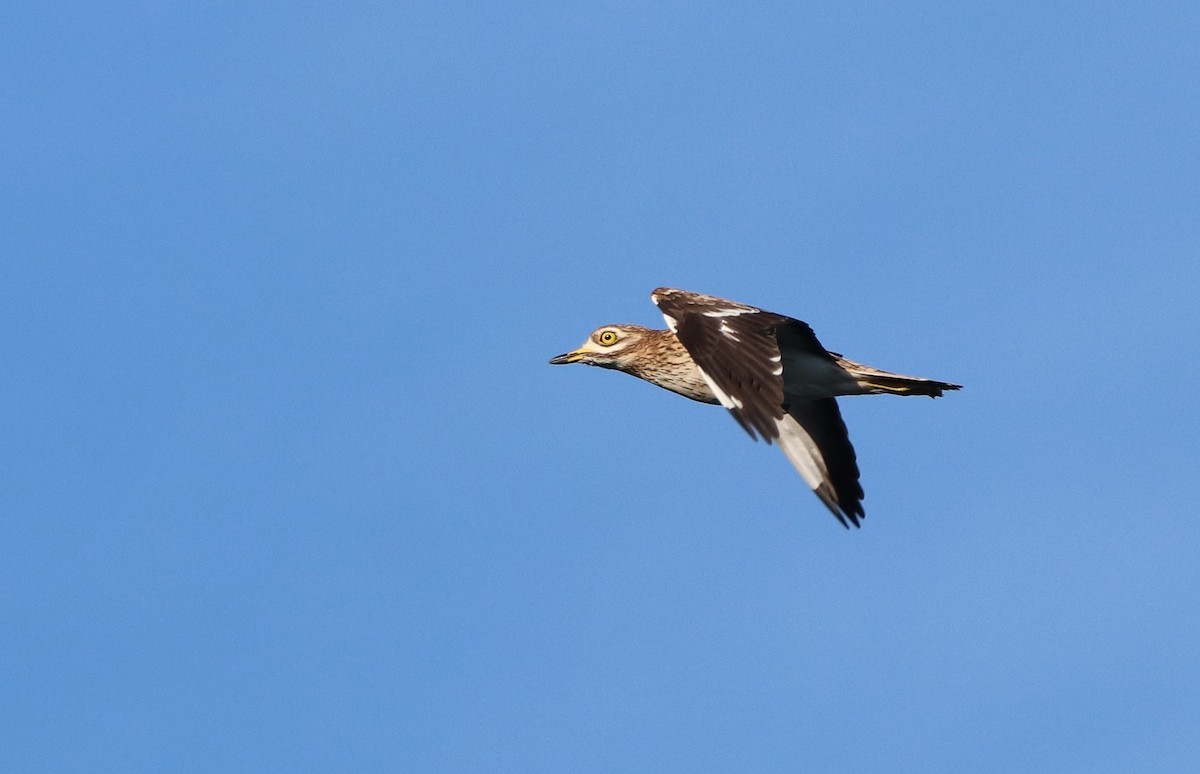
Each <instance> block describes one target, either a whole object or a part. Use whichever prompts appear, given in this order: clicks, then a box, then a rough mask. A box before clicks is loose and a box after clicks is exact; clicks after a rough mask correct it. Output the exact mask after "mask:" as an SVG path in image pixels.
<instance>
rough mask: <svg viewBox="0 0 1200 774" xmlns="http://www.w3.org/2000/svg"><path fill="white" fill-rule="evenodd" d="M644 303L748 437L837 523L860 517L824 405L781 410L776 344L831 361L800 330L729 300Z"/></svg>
mask: <svg viewBox="0 0 1200 774" xmlns="http://www.w3.org/2000/svg"><path fill="white" fill-rule="evenodd" d="M650 298H651V299H652V300H653V301H654V303H655V304H657V305H658V308H659V309H660V310H661V311H662V313H663V317H664V318H666V321H667V325H668V327H670V329H671V330H672V331H673V332H674V333H675V335H676V336H677V337H678V338H679V341H680V343H681V344H683V346H684V348H685V349H687V351H688V354H689V355H691V357H692V360H693V361H695V363H696V366H697V367H698V368H699V369H700V375H701V376H702V377H703V378H704V381H705V382H707V383H708V386H709V387H710V388H712V391H713V394H715V395H716V396H717V400H719V401H720V402H721V405H723V406H724V407H725V408H727V409H729V411H730V413H732V414H733V418H734V419H736V420H737V422H738V424H739V425H741V426H742V428H743V429H745V431H746V432H747V433H749V434H750V437H751V438H762V439H763V440H764V441H766V442H767V443H773V442H776V441H777V442H778V443H779V447H780V449H781V450H782V451H783V453H784V454H785V455H786V456H787V458H788V460H790V461H791V463H792V465H793V466H794V467H795V468H796V470H797V471H799V473H800V475H801V476H803V477H804V480H805V481H806V482H807V483H808V485H809V486H810V487H812V489H813V491H814V492H816V494H817V496H818V497H820V498H821V500H822V501H823V502H824V503H825V505H826V506H828V507H829V509H830V510H831V511H833V514H834V515H835V516H837V518H838V519H839V520H840V521H841V522H842V524H846V523H847V521H846V520H847V519H849V521H850V522H851V523H853V524H854V525H855V526H857V525H858V519H859V517H861V516H862V515H863V510H862V505H861V502H860V501H861V500H862V488H861V487H860V486H859V485H858V466H857V463H856V462H855V455H854V449H853V447H852V446H851V445H850V440H849V437H848V436H847V435H846V426H845V424H844V423H843V422H842V418H841V414H840V412H838V408H837V403H836V402H835V401H834V400H833V399H832V398H828V399H821V400H814V401H795V402H793V403H792V404H791V405H785V404H786V403H787V399H786V396H785V394H784V381H783V369H784V364H783V358H782V357H781V355H780V345H781V343H782V344H783V346H784V347H786V348H787V349H788V351H789V353H791V352H804V353H806V354H811V355H813V356H816V357H820V358H829V359H832V356H831V355H830V354H829V353H828V352H827V351H826V350H825V348H824V347H823V346H821V343H820V342H819V341H818V340H817V337H816V335H815V334H813V332H812V329H811V328H809V327H808V325H807V324H805V323H803V322H801V321H799V320H793V319H792V318H790V317H785V316H783V315H779V314H774V313H773V312H766V311H763V310H762V309H758V308H756V307H753V306H747V305H746V304H739V303H736V302H734V301H726V300H725V299H721V298H716V297H715V296H706V295H703V294H701V293H691V292H688V291H685V290H675V289H673V288H659V289H658V290H655V291H654V292H653V293H652V294H651V296H650Z"/></svg>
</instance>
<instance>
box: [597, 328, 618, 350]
mask: <svg viewBox="0 0 1200 774" xmlns="http://www.w3.org/2000/svg"><path fill="white" fill-rule="evenodd" d="M596 341H598V342H600V343H601V344H603V345H604V346H606V347H607V346H609V345H610V344H616V343H617V332H616V331H601V332H600V335H599V336H597V337H596Z"/></svg>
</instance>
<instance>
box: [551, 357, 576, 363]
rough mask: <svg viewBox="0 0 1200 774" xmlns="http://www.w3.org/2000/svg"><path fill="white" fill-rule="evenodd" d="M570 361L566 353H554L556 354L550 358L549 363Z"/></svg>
mask: <svg viewBox="0 0 1200 774" xmlns="http://www.w3.org/2000/svg"><path fill="white" fill-rule="evenodd" d="M570 362H571V361H570V360H567V356H566V355H556V356H554V357H552V358H550V365H566V364H567V363H570Z"/></svg>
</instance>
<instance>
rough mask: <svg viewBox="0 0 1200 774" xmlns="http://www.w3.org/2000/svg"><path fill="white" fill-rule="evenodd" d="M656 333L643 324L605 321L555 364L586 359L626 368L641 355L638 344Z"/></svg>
mask: <svg viewBox="0 0 1200 774" xmlns="http://www.w3.org/2000/svg"><path fill="white" fill-rule="evenodd" d="M652 333H655V331H652V330H651V329H650V328H643V327H642V326H640V325H605V326H604V327H602V328H597V329H596V330H594V331H592V335H590V336H588V337H587V341H585V342H583V346H581V347H579V348H578V349H575V350H572V351H570V352H567V353H565V354H562V355H559V356H558V357H554V358H551V359H550V363H551V364H552V365H563V364H565V363H583V364H584V365H593V366H600V367H601V368H617V369H620V370H626V368H627V367H628V366H629V364H630V363H631V362H633V361H634V360H635V359H636V358H637V357H638V346H639V345H640V344H641V343H642V342H643V341H645V339H646V338H647V336H649V335H650V334H652Z"/></svg>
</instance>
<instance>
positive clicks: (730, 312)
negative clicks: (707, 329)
mask: <svg viewBox="0 0 1200 774" xmlns="http://www.w3.org/2000/svg"><path fill="white" fill-rule="evenodd" d="M757 311H758V310H757V309H754V308H753V307H749V306H741V307H737V306H726V307H723V308H721V309H709V310H707V311H704V312H701V313H700V314H702V315H704V316H705V317H737V316H738V315H742V314H751V313H753V312H757Z"/></svg>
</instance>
